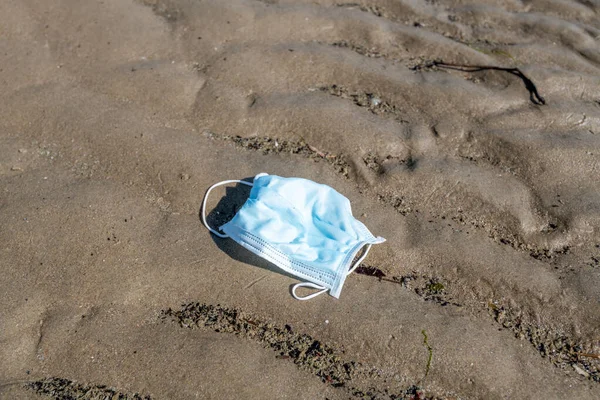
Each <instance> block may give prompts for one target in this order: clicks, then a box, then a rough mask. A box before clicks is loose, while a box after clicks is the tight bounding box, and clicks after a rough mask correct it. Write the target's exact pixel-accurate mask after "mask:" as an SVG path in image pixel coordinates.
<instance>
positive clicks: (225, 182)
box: [202, 179, 254, 238]
mask: <svg viewBox="0 0 600 400" xmlns="http://www.w3.org/2000/svg"><path fill="white" fill-rule="evenodd" d="M228 183H241V184H244V185H246V186H254V184H253V183H250V182H246V181H240V180H237V179H232V180H228V181H223V182H219V183H215V184H214V185H212V186H211V187H209V188H208V190H207V191H206V194H205V195H204V200H203V201H202V223H203V224H204V226H205V227H206V229H208V230H209V231H211V232H212V233H214V234H215V235H217V236H218V237H220V238H228V237H229V236H227V235H225V234H222V233H220V232H217V231H216V230H214V229H213V228H211V227H210V226H208V222H206V200H207V199H208V195H209V194H210V191H211V190H213V189H214V188H216V187H217V186H222V185H227V184H228Z"/></svg>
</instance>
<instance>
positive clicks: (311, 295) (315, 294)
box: [292, 282, 329, 300]
mask: <svg viewBox="0 0 600 400" xmlns="http://www.w3.org/2000/svg"><path fill="white" fill-rule="evenodd" d="M301 287H307V288H312V289H321V290H319V291H318V292H315V293H311V294H309V295H307V296H304V297H300V296H298V295H297V294H296V289H298V288H301ZM328 290H329V289H327V288H324V287H323V286H319V285H317V284H316V283H312V282H301V283H296V284H295V285H294V286H292V296H294V298H295V299H296V300H310V299H312V298H315V297H317V296H318V295H320V294H323V293H325V292H326V291H328Z"/></svg>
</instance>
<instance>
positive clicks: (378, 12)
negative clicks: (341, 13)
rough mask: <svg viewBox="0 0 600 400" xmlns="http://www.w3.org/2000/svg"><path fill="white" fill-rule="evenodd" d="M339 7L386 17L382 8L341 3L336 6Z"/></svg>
mask: <svg viewBox="0 0 600 400" xmlns="http://www.w3.org/2000/svg"><path fill="white" fill-rule="evenodd" d="M336 6H337V7H342V8H350V9H353V8H354V9H358V10H360V11H362V12H368V13H371V14H373V15H375V16H377V17H382V16H384V11H383V9H382V8H381V7H378V6H370V5H363V4H360V3H339V4H336Z"/></svg>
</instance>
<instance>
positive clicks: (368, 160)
mask: <svg viewBox="0 0 600 400" xmlns="http://www.w3.org/2000/svg"><path fill="white" fill-rule="evenodd" d="M363 162H364V163H365V165H366V166H367V168H369V169H370V170H372V171H374V172H376V173H377V174H378V175H383V174H384V173H385V167H386V164H393V165H404V166H405V167H406V168H407V169H408V170H413V169H414V168H415V167H416V165H417V161H416V160H415V159H414V158H412V157H410V156H409V157H407V158H406V159H402V158H400V157H395V156H392V155H387V156H385V157H384V158H382V157H379V156H378V155H377V154H374V153H372V152H369V153H367V154H366V155H365V156H364V157H363Z"/></svg>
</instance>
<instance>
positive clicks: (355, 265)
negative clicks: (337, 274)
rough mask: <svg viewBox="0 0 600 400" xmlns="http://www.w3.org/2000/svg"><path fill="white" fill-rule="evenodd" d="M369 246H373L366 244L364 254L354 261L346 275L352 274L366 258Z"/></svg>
mask: <svg viewBox="0 0 600 400" xmlns="http://www.w3.org/2000/svg"><path fill="white" fill-rule="evenodd" d="M371 246H373V245H372V244H368V245H367V248H366V250H365V254H363V255H362V256H361V257H360V258H359V259H358V260H356V262H355V263H354V265H353V266H352V268H350V270H349V271H348V272H347V273H346V275H350V274H351V273H353V272H354V270H355V269H356V268H357V267H358V266H359V265H360V263H361V262H362V261H363V260H364V259H365V257H366V256H367V254H369V250H371Z"/></svg>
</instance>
